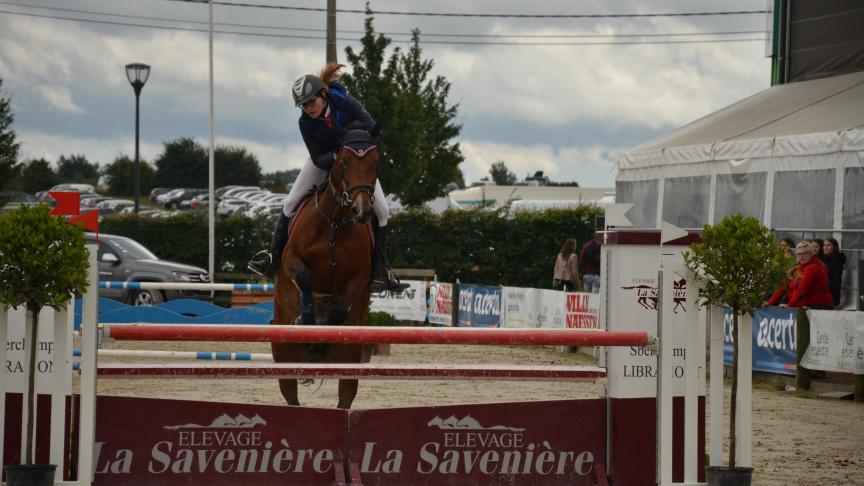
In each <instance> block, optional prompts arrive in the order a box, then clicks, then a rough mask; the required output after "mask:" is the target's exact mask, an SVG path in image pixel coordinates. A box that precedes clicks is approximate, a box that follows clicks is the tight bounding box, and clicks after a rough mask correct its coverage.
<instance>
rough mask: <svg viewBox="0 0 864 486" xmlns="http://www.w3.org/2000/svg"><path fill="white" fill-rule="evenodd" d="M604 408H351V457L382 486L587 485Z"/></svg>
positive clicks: (552, 404) (597, 460)
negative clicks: (469, 485)
mask: <svg viewBox="0 0 864 486" xmlns="http://www.w3.org/2000/svg"><path fill="white" fill-rule="evenodd" d="M605 407H606V405H605V401H604V400H603V399H590V400H562V401H548V402H523V403H496V404H484V405H454V406H439V407H419V408H399V409H390V410H358V411H352V412H351V413H350V415H349V425H348V435H349V442H348V448H349V449H348V450H349V457H351V460H352V461H356V462H359V466H360V473H361V477H362V479H363V484H367V483H368V484H376V485H379V486H383V485H405V484H413V485H437V484H508V485H534V484H545V485H558V484H560V485H565V484H566V485H589V484H594V479H595V474H596V471H595V468H596V467H597V466H599V465H603V464H604V462H605V457H606V455H605V452H606V444H605V441H604V435H605V430H606V422H605V419H604V416H605ZM394 411H398V413H394ZM574 420H578V426H574V427H562V426H561V424H568V423H570V424H573V423H574Z"/></svg>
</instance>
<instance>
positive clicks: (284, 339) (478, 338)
mask: <svg viewBox="0 0 864 486" xmlns="http://www.w3.org/2000/svg"><path fill="white" fill-rule="evenodd" d="M103 329H104V335H105V337H110V338H114V339H116V340H123V341H234V342H280V343H342V344H374V343H380V344H387V343H391V344H491V345H528V346H536V345H547V346H646V345H648V344H649V337H648V333H646V332H641V331H598V330H590V329H482V328H440V327H437V328H436V327H366V326H299V325H298V326H294V325H271V326H261V325H239V326H229V325H200V324H199V325H166V324H112V325H109V324H104V325H103Z"/></svg>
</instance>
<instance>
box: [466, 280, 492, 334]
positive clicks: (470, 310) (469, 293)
mask: <svg viewBox="0 0 864 486" xmlns="http://www.w3.org/2000/svg"><path fill="white" fill-rule="evenodd" d="M500 323H501V287H485V286H482V285H468V284H459V325H460V326H472V327H498V326H499V324H500Z"/></svg>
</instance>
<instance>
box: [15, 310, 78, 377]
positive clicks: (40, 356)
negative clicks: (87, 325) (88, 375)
mask: <svg viewBox="0 0 864 486" xmlns="http://www.w3.org/2000/svg"><path fill="white" fill-rule="evenodd" d="M26 314H27V313H26V311H25V309H24V306H20V307H18V308H17V309H9V313H8V316H9V317H8V321H7V326H8V330H7V336H6V363H5V366H6V375H5V376H4V379H6V380H7V381H6V392H7V393H25V391H26V387H27V376H26V375H25V374H24V366H25V354H26V351H25V350H26V346H27V342H26V340H25V339H24V331H25V320H26ZM54 315H55V312H54V309H52V308H50V307H44V308H42V311H41V312H40V313H39V342H38V344H37V345H36V372H37V373H36V392H37V393H51V390H52V389H53V387H54V381H53V377H54V370H53V359H54V351H55V350H54ZM67 316H68V318H69V319H68V322H67V325H66V329H67V330H68V334H67V336H66V342H67V343H69V344H68V346H67V348H68V349H67V350H66V351H67V353H66V355H67V356H71V355H72V319H73V317H74V316H73V315H72V313H71V312H70V313H68V314H67ZM68 373H69V377H68V378H69V379H68V380H67V383H68V384H69V389H68V390H67V393H71V391H72V368H71V367H69V368H68Z"/></svg>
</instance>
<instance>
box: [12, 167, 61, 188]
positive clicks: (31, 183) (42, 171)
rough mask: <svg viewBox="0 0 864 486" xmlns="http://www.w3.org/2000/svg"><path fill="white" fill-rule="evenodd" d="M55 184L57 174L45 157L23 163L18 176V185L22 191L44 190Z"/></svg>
mask: <svg viewBox="0 0 864 486" xmlns="http://www.w3.org/2000/svg"><path fill="white" fill-rule="evenodd" d="M55 184H57V174H56V173H55V172H54V169H52V168H51V164H50V163H49V162H48V161H47V160H45V159H36V160H31V161H30V162H29V163H27V164H25V165H24V168H23V169H21V174H20V175H19V176H18V186H19V187H20V188H21V190H22V191H24V192H29V193H36V192H39V191H46V190H48V189H51V186H54V185H55Z"/></svg>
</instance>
